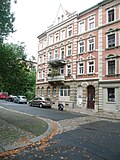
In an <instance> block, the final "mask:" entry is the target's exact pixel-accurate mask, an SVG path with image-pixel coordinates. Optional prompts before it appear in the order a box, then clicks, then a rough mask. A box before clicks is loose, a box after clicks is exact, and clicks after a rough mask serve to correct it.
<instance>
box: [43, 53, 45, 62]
mask: <svg viewBox="0 0 120 160" xmlns="http://www.w3.org/2000/svg"><path fill="white" fill-rule="evenodd" d="M43 63H45V54H44V55H43Z"/></svg>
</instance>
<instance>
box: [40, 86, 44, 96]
mask: <svg viewBox="0 0 120 160" xmlns="http://www.w3.org/2000/svg"><path fill="white" fill-rule="evenodd" d="M41 93H42V96H44V87H42V88H41Z"/></svg>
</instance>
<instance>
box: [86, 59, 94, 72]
mask: <svg viewBox="0 0 120 160" xmlns="http://www.w3.org/2000/svg"><path fill="white" fill-rule="evenodd" d="M87 69H88V74H92V73H94V69H95V63H94V61H88V66H87Z"/></svg>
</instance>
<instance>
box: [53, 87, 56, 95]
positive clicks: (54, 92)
mask: <svg viewBox="0 0 120 160" xmlns="http://www.w3.org/2000/svg"><path fill="white" fill-rule="evenodd" d="M53 96H54V97H55V96H56V87H53Z"/></svg>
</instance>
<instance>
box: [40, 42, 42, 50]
mask: <svg viewBox="0 0 120 160" xmlns="http://www.w3.org/2000/svg"><path fill="white" fill-rule="evenodd" d="M40 49H42V41H41V42H40Z"/></svg>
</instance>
